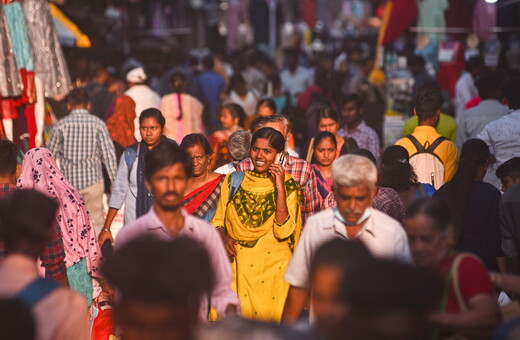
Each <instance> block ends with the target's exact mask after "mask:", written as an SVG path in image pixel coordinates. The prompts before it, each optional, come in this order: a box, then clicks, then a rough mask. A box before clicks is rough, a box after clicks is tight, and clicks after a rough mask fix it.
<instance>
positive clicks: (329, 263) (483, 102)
mask: <svg viewBox="0 0 520 340" xmlns="http://www.w3.org/2000/svg"><path fill="white" fill-rule="evenodd" d="M285 57H286V68H284V69H282V70H281V71H280V72H277V71H276V70H275V69H274V66H273V64H272V63H271V62H270V61H269V60H262V59H257V58H251V59H250V62H248V63H247V66H246V67H245V68H244V69H242V70H240V71H237V70H231V69H230V65H225V64H223V63H222V61H221V60H218V59H216V58H214V57H213V56H211V55H208V56H206V57H204V60H203V61H202V70H196V69H190V68H188V67H186V68H183V67H182V66H176V67H175V69H172V70H169V71H168V72H166V73H165V76H164V77H165V78H164V79H162V82H161V81H159V80H158V79H156V80H155V85H158V84H163V85H164V84H168V83H169V84H170V91H169V92H168V93H161V94H162V96H160V95H159V94H158V93H157V92H156V91H155V90H154V89H152V86H150V85H153V84H150V83H149V82H148V83H147V79H148V75H147V73H146V72H145V70H144V69H143V68H141V67H138V68H134V69H131V70H129V71H128V72H127V74H126V81H127V84H128V89H126V90H125V91H119V92H120V93H118V94H116V95H114V94H112V93H111V92H110V91H109V90H108V87H106V86H107V84H105V82H106V80H107V75H108V73H107V71H106V70H104V69H96V72H95V73H94V74H93V78H92V81H91V82H90V84H89V86H86V87H78V88H75V89H73V90H72V91H71V92H70V93H69V95H68V96H67V98H66V100H65V104H66V107H67V110H66V111H67V114H66V115H64V117H62V118H61V119H59V120H58V121H57V122H56V123H55V124H54V126H53V127H52V131H51V133H50V136H49V138H48V140H47V141H46V143H45V146H44V147H39V148H34V149H31V150H29V151H27V152H26V153H25V155H21V152H20V150H19V149H18V148H17V147H16V146H15V145H14V144H13V143H12V142H10V141H8V140H2V141H0V196H1V197H3V199H2V200H1V201H0V258H1V262H0V315H2V318H0V335H1V337H2V338H4V337H5V338H6V339H7V338H13V339H14V338H16V339H35V338H37V339H87V338H93V339H109V337H110V336H111V335H113V336H118V337H120V338H121V339H148V338H150V339H152V338H153V339H179V340H180V339H186V340H187V339H224V338H225V339H245V338H262V339H329V340H334V339H356V340H358V339H367V340H369V339H388V340H390V339H392V340H398V339H399V340H413V339H452V338H464V339H466V338H467V339H491V338H494V339H511V338H510V337H508V336H510V334H512V333H513V332H515V331H516V332H518V329H520V319H517V318H515V317H519V316H520V311H517V312H518V313H516V314H514V313H510V314H507V315H506V313H505V312H504V308H505V307H503V306H502V305H504V302H503V301H504V299H512V300H514V299H515V298H516V296H517V294H520V276H517V275H520V265H519V264H520V262H519V261H518V256H519V251H520V215H519V211H520V206H519V202H520V139H519V138H518V136H519V135H520V119H519V118H518V117H520V111H519V110H520V97H519V96H518V93H520V77H519V76H517V75H510V76H509V77H507V78H506V79H504V78H502V77H500V76H499V75H498V74H495V73H491V72H484V70H482V68H477V67H475V68H473V69H472V71H473V70H474V72H473V73H468V74H466V75H465V76H464V77H465V78H464V79H465V80H464V81H465V82H467V81H466V80H467V79H466V78H468V77H470V79H473V78H475V80H474V85H473V84H470V85H472V86H476V88H477V89H478V96H479V100H480V102H479V103H476V104H474V107H466V105H467V104H468V103H462V102H461V99H460V98H459V97H457V105H458V107H459V106H460V107H462V108H461V109H460V110H459V111H460V112H458V115H457V117H456V119H457V123H456V124H458V127H457V126H455V130H454V129H453V128H448V129H445V130H443V129H442V128H441V127H442V126H444V127H446V126H447V125H449V126H451V125H450V124H452V121H453V122H455V120H454V119H453V118H452V117H450V116H448V115H446V114H444V113H443V112H441V109H442V107H443V103H444V102H445V100H444V98H443V95H442V92H441V90H440V88H439V87H438V85H437V84H435V83H434V82H431V81H422V84H420V86H417V88H414V95H415V98H414V104H413V107H412V108H411V111H413V114H414V116H413V117H411V118H410V121H409V122H407V125H406V127H405V128H406V129H409V133H405V135H404V136H403V138H402V139H399V140H397V141H396V142H395V144H394V145H390V146H387V147H386V148H384V147H383V146H384V145H383V140H384V139H383V124H384V111H385V108H384V105H382V101H381V100H380V99H381V98H384V96H385V94H384V88H383V87H380V86H376V85H374V84H372V83H371V82H370V81H369V78H368V75H369V73H370V72H371V71H372V69H373V62H372V61H371V60H370V59H368V58H366V59H360V60H356V61H353V60H348V59H347V60H345V61H344V62H345V63H346V64H348V65H350V68H347V69H349V71H348V72H350V73H351V74H347V73H348V72H345V74H344V75H343V78H342V79H340V82H339V84H340V85H341V86H339V87H338V88H337V89H336V88H334V86H333V85H332V83H333V82H332V79H333V78H334V81H337V79H336V77H332V74H333V73H334V72H332V70H331V69H330V63H328V62H327V61H326V60H325V61H324V60H321V61H319V62H318V65H316V66H315V67H314V68H313V69H311V68H306V67H304V66H303V65H302V62H301V59H300V56H299V54H298V53H297V51H296V50H292V49H289V50H287V51H286V53H285ZM215 61H217V62H219V63H220V64H219V65H217V64H216V63H215ZM329 61H330V60H329ZM475 63H476V62H475ZM417 64H418V65H419V66H421V61H420V60H419V61H417ZM422 64H424V63H422ZM413 65H415V64H413ZM471 65H473V64H472V63H470V66H471ZM423 66H424V65H423ZM415 73H416V74H419V73H420V70H419V71H417V72H415ZM423 80H424V79H423ZM418 83H420V81H418ZM459 85H460V86H459ZM459 85H458V86H457V88H458V89H462V88H463V86H465V85H464V84H463V83H461V84H459ZM338 89H339V90H338ZM461 91H462V90H461ZM504 95H505V98H503V97H504ZM470 99H472V98H469V99H468V100H467V101H470ZM474 102H478V100H477V101H474ZM503 103H506V105H507V106H508V108H507V107H506V105H504V104H503ZM381 106H383V108H382V109H381ZM446 117H448V118H446ZM414 119H415V121H414ZM450 119H451V120H450ZM441 122H443V123H442V124H444V125H441ZM446 130H447V131H448V132H446ZM453 131H455V132H456V137H455V135H453ZM500 184H501V185H500ZM499 189H501V190H502V191H503V192H504V194H503V195H502V194H501V192H500V190H499ZM105 195H106V196H108V200H107V202H106V204H107V206H108V209H107V208H105V207H104V202H103V199H104V196H105ZM123 207H124V226H123V227H122V229H121V230H120V231H118V232H117V233H116V232H115V230H114V228H113V224H114V220H115V218H116V216H117V215H118V214H119V213H120V210H121V209H123ZM499 293H501V294H500V300H499V298H498V296H499ZM510 306H511V305H510Z"/></svg>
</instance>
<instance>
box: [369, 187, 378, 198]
mask: <svg viewBox="0 0 520 340" xmlns="http://www.w3.org/2000/svg"><path fill="white" fill-rule="evenodd" d="M378 191H379V187H378V186H377V185H374V187H373V188H372V190H371V192H370V194H371V195H372V199H374V197H376V195H377V192H378Z"/></svg>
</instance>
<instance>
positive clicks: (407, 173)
mask: <svg viewBox="0 0 520 340" xmlns="http://www.w3.org/2000/svg"><path fill="white" fill-rule="evenodd" d="M409 160H410V157H409V155H408V151H406V149H405V148H403V147H402V146H400V145H391V146H389V147H387V148H386V149H385V151H384V152H383V155H382V157H381V169H380V174H379V186H380V187H388V188H392V189H395V190H397V191H399V192H404V191H406V190H408V189H409V188H410V187H411V186H412V185H414V184H416V183H417V175H416V174H415V172H414V171H413V168H412V166H411V165H410V163H409Z"/></svg>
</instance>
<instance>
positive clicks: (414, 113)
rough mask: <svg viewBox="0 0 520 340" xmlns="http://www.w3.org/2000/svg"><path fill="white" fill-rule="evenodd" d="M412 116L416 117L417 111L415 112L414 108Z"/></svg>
mask: <svg viewBox="0 0 520 340" xmlns="http://www.w3.org/2000/svg"><path fill="white" fill-rule="evenodd" d="M413 115H414V116H417V110H415V107H414V108H413Z"/></svg>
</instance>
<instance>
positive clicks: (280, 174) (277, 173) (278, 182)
mask: <svg viewBox="0 0 520 340" xmlns="http://www.w3.org/2000/svg"><path fill="white" fill-rule="evenodd" d="M269 173H270V174H271V176H273V177H274V181H275V186H276V190H280V189H283V190H285V169H284V168H283V166H282V165H281V164H271V166H270V167H269Z"/></svg>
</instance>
